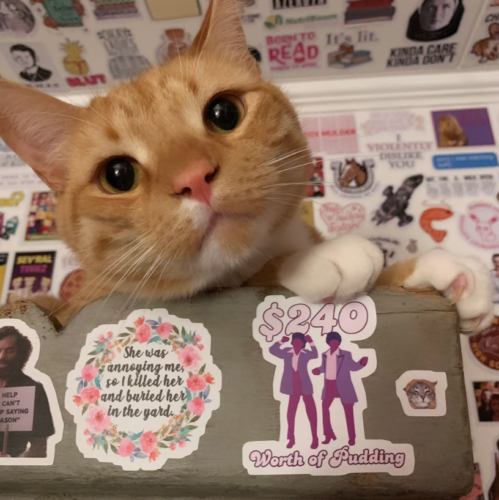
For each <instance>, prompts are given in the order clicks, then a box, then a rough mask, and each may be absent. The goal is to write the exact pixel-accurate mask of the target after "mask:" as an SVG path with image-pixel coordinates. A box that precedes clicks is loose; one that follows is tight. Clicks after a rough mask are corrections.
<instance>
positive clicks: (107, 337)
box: [65, 309, 222, 470]
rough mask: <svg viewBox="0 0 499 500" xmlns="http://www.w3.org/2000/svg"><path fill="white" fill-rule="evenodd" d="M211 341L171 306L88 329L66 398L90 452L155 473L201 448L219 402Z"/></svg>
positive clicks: (81, 444)
mask: <svg viewBox="0 0 499 500" xmlns="http://www.w3.org/2000/svg"><path fill="white" fill-rule="evenodd" d="M210 346H211V338H210V334H209V333H208V331H207V330H206V328H204V326H203V325H202V324H195V323H191V322H190V321H189V320H187V319H182V318H177V317H176V316H172V315H171V314H168V311H166V310H165V309H154V310H152V311H151V310H140V311H134V312H132V313H131V314H130V315H129V316H128V318H127V319H126V320H124V321H121V322H120V323H119V324H117V325H102V326H99V327H97V328H96V329H95V330H93V331H92V332H91V333H89V334H88V336H87V341H86V344H85V346H84V347H83V349H82V350H81V354H80V359H79V361H78V362H77V364H76V367H75V369H74V371H72V372H70V373H69V375H68V379H67V387H68V389H67V392H66V401H65V403H66V409H67V410H68V411H69V412H70V413H71V414H72V415H73V416H74V420H75V423H76V425H77V433H76V443H77V445H78V448H79V450H80V451H81V452H82V453H83V455H84V456H85V457H86V458H96V459H98V460H99V461H101V462H111V463H114V464H116V465H119V466H121V467H123V469H125V470H139V469H143V470H156V469H160V468H161V467H162V466H163V465H164V464H165V462H166V460H167V459H169V458H184V457H186V456H188V455H190V454H191V453H193V452H194V451H196V450H197V447H198V443H199V439H200V437H201V436H202V435H203V434H204V432H205V428H206V424H207V422H208V420H209V418H210V417H211V414H212V412H213V410H216V409H217V408H218V407H219V404H220V394H219V393H220V389H221V384H222V382H221V380H222V374H221V373H220V370H219V369H218V368H217V367H216V366H215V365H214V364H213V361H212V357H211V355H210Z"/></svg>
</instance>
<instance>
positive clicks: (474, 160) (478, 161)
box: [433, 153, 499, 170]
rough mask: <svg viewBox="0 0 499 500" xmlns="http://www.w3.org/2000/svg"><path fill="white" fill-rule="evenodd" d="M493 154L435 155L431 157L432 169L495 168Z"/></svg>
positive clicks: (495, 160) (495, 159)
mask: <svg viewBox="0 0 499 500" xmlns="http://www.w3.org/2000/svg"><path fill="white" fill-rule="evenodd" d="M497 166H499V163H498V162H497V156H496V154H495V153H471V154H460V155H436V156H434V157H433V168H435V169H436V170H450V169H455V168H490V167H497Z"/></svg>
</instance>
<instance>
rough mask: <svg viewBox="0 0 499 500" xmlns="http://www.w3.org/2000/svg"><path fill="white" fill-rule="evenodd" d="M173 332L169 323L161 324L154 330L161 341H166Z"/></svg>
mask: <svg viewBox="0 0 499 500" xmlns="http://www.w3.org/2000/svg"><path fill="white" fill-rule="evenodd" d="M172 330H173V325H171V324H170V323H161V324H160V325H159V326H158V328H156V331H157V332H158V335H159V338H161V339H163V340H164V339H167V338H168V337H169V336H170V334H171V333H172Z"/></svg>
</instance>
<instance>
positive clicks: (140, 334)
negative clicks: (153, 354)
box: [135, 323, 152, 344]
mask: <svg viewBox="0 0 499 500" xmlns="http://www.w3.org/2000/svg"><path fill="white" fill-rule="evenodd" d="M151 337H152V334H151V327H150V326H149V325H148V324H147V323H143V324H142V325H140V326H139V327H138V328H137V331H136V332H135V338H136V339H137V340H138V342H139V344H145V343H146V342H147V341H148V340H149V339H150V338H151Z"/></svg>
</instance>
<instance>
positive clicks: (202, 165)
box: [173, 160, 216, 205]
mask: <svg viewBox="0 0 499 500" xmlns="http://www.w3.org/2000/svg"><path fill="white" fill-rule="evenodd" d="M215 173H216V168H215V167H214V166H213V165H212V164H211V163H210V162H209V161H208V160H198V161H195V162H193V163H191V164H189V165H188V166H187V167H186V169H185V170H184V172H182V173H181V174H180V175H179V176H177V177H176V178H175V179H173V189H174V191H175V194H179V195H182V196H186V197H187V198H192V199H194V200H197V201H200V202H202V203H206V204H207V205H209V204H210V201H211V182H212V181H213V178H214V177H215Z"/></svg>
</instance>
